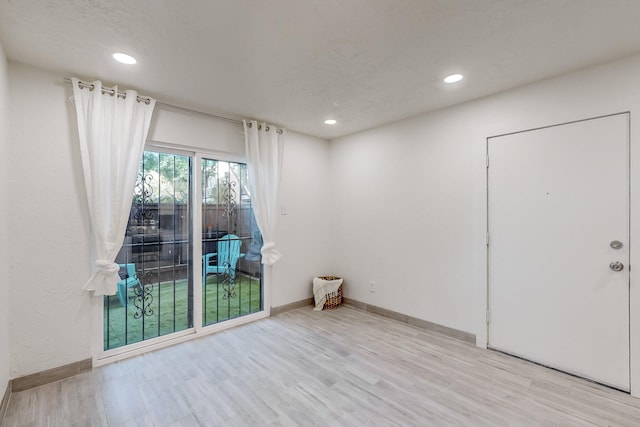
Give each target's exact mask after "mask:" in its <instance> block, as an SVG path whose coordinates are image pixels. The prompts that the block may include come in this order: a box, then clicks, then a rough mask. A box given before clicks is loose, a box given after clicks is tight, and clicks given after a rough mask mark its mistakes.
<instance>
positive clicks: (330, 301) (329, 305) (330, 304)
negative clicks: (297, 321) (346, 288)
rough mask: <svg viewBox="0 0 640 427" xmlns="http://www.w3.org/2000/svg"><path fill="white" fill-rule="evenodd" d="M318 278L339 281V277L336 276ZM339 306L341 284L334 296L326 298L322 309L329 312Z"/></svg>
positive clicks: (340, 302)
mask: <svg viewBox="0 0 640 427" xmlns="http://www.w3.org/2000/svg"><path fill="white" fill-rule="evenodd" d="M319 278H320V279H322V280H338V279H340V277H338V276H320V277H319ZM340 304H342V284H340V287H339V288H338V292H337V293H336V295H334V296H331V297H327V301H326V302H325V303H324V306H322V309H323V310H331V309H333V308H336V307H338V306H339V305H340Z"/></svg>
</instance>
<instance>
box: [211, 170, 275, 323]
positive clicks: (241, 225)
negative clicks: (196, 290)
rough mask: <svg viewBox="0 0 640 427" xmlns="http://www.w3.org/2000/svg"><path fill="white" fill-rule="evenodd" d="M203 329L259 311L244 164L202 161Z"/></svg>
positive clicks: (256, 238) (257, 240) (254, 229)
mask: <svg viewBox="0 0 640 427" xmlns="http://www.w3.org/2000/svg"><path fill="white" fill-rule="evenodd" d="M201 165H202V171H201V173H202V175H201V178H202V179H201V182H202V324H203V325H205V326H206V325H211V324H214V323H218V322H222V321H224V320H228V319H232V318H236V317H240V316H244V315H247V314H251V313H256V312H259V311H261V310H262V308H263V292H262V270H261V266H262V264H261V259H262V258H261V254H260V248H261V247H262V237H261V235H260V231H259V230H258V226H257V224H256V220H255V217H254V215H253V208H252V206H251V196H250V192H249V187H248V177H247V175H248V174H247V165H245V164H243V163H235V162H226V161H219V160H213V159H206V158H204V159H202V162H201Z"/></svg>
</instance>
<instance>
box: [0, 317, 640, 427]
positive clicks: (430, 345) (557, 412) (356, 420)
mask: <svg viewBox="0 0 640 427" xmlns="http://www.w3.org/2000/svg"><path fill="white" fill-rule="evenodd" d="M217 425H222V426H446V425H469V426H484V425H487V426H501V425H550V426H551V425H568V426H581V425H626V426H638V425H640V399H635V398H633V397H631V396H629V395H627V394H625V393H622V392H619V391H616V390H612V389H609V388H606V387H603V386H600V385H597V384H593V383H591V382H589V381H586V380H582V379H579V378H575V377H572V376H569V375H565V374H563V373H560V372H556V371H553V370H550V369H547V368H544V367H541V366H538V365H535V364H532V363H529V362H526V361H523V360H520V359H516V358H513V357H509V356H506V355H504V354H500V353H497V352H493V351H488V350H483V349H479V348H476V347H474V346H472V345H470V344H467V343H463V342H460V341H457V340H454V339H452V338H449V337H446V336H443V335H439V334H438V333H435V332H428V331H425V330H422V329H419V328H416V327H413V326H410V325H407V324H405V323H401V322H398V321H395V320H391V319H388V318H384V317H381V316H378V315H375V314H371V313H367V312H365V311H362V310H359V309H356V308H353V307H350V306H342V307H340V308H338V309H335V310H332V311H323V312H314V311H312V310H311V308H310V307H304V308H300V309H296V310H293V311H289V312H286V313H283V314H281V315H279V316H276V317H271V318H269V319H265V320H261V321H258V322H255V323H251V324H249V325H245V326H241V327H237V328H234V329H232V330H228V331H226V332H222V333H218V334H215V335H211V336H208V337H205V338H202V339H198V340H194V341H190V342H187V343H184V344H179V345H176V346H174V347H170V348H167V349H163V350H159V351H156V352H153V353H148V354H145V355H143V356H139V357H135V358H132V359H128V360H125V361H122V362H118V363H114V364H111V365H108V366H104V367H101V368H97V369H94V370H93V371H92V372H87V373H83V374H80V375H77V376H75V377H72V378H68V379H65V380H62V381H58V382H56V383H52V384H48V385H45V386H41V387H38V388H35V389H31V390H27V391H23V392H19V393H15V394H14V395H13V396H12V398H11V401H10V403H9V407H8V409H7V414H6V418H5V421H4V423H3V427H5V426H6V427H10V426H65V427H66V426H217Z"/></svg>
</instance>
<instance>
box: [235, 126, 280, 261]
mask: <svg viewBox="0 0 640 427" xmlns="http://www.w3.org/2000/svg"><path fill="white" fill-rule="evenodd" d="M242 123H243V124H244V141H245V150H246V154H247V160H248V162H247V166H248V168H249V185H250V188H251V201H252V206H253V212H254V214H255V217H256V222H257V223H258V228H260V232H261V233H262V241H263V242H264V244H263V245H262V249H261V253H262V263H263V264H266V265H272V264H275V263H276V262H277V261H278V260H279V259H280V257H281V256H282V254H280V252H278V250H277V249H276V243H275V241H274V239H275V237H276V226H277V224H278V189H279V187H280V176H281V175H282V158H283V153H284V138H285V130H281V131H278V130H277V129H276V128H275V126H268V125H267V124H266V123H262V124H258V122H256V121H255V120H252V121H249V122H247V121H246V120H243V121H242Z"/></svg>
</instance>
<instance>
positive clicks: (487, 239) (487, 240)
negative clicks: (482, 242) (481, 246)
mask: <svg viewBox="0 0 640 427" xmlns="http://www.w3.org/2000/svg"><path fill="white" fill-rule="evenodd" d="M486 243H487V246H489V232H488V231H487V237H486Z"/></svg>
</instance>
